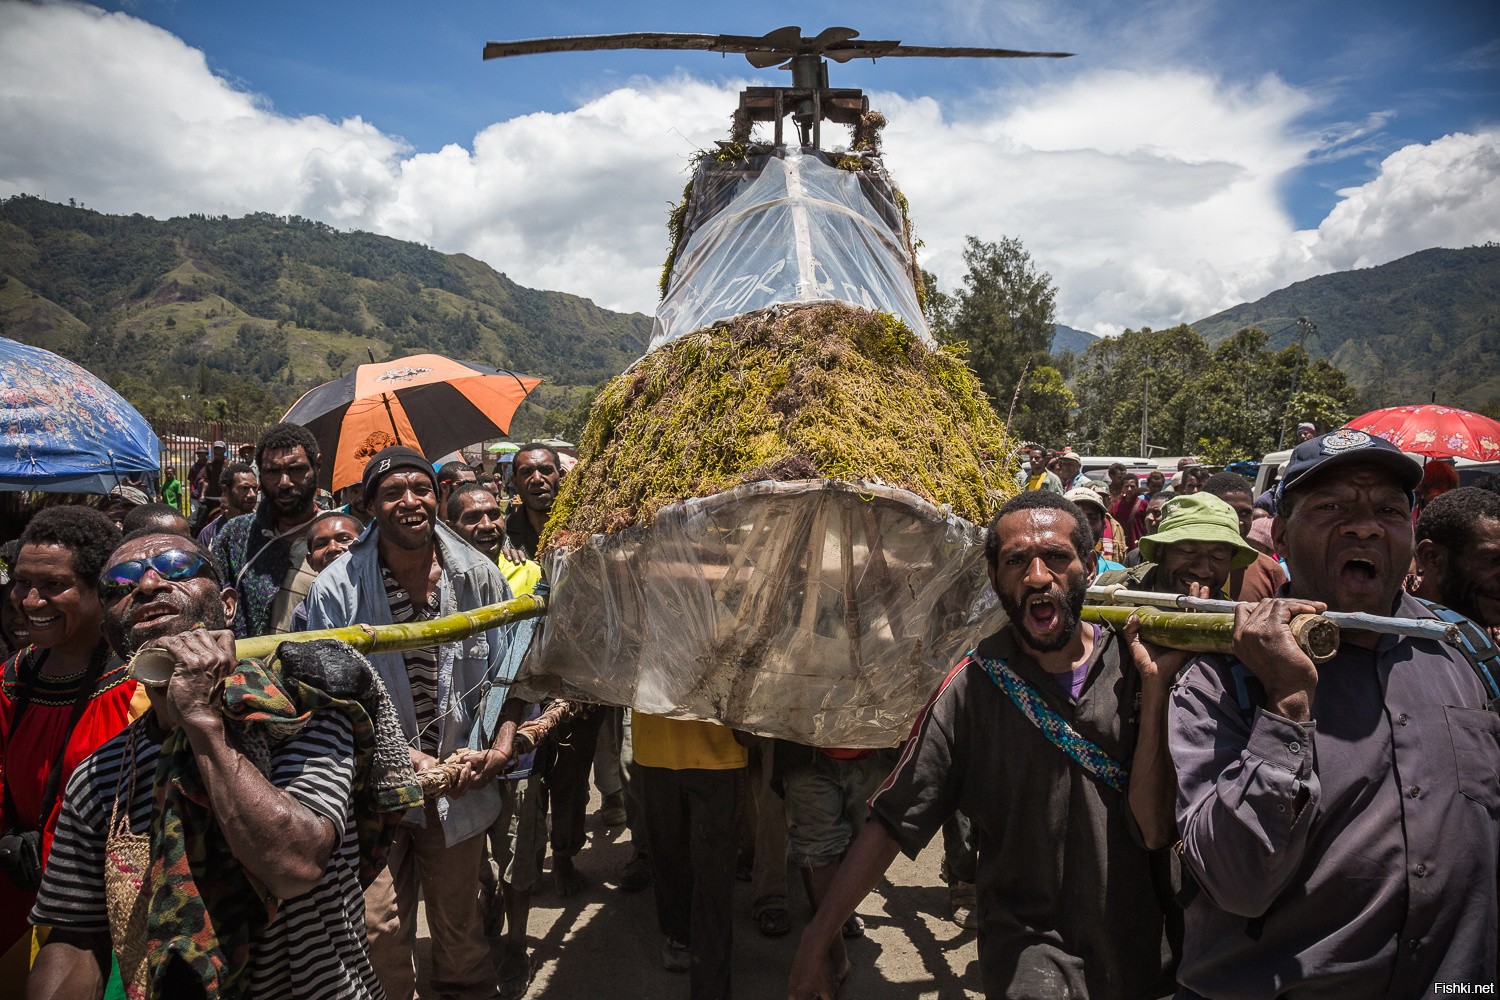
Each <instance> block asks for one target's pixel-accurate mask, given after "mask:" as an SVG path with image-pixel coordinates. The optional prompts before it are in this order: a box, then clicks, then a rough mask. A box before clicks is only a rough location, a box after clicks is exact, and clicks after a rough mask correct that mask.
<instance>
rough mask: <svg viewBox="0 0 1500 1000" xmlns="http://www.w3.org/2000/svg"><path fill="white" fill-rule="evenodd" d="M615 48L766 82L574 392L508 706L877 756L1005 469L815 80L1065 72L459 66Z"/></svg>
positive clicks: (610, 44) (790, 47) (978, 565)
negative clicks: (653, 288) (580, 405)
mask: <svg viewBox="0 0 1500 1000" xmlns="http://www.w3.org/2000/svg"><path fill="white" fill-rule="evenodd" d="M637 48H639V49H685V50H699V51H707V52H720V53H742V54H743V55H744V56H745V58H746V59H747V60H748V61H749V63H750V64H751V65H752V66H755V67H757V68H767V67H772V66H778V67H780V68H782V69H786V70H790V72H791V75H792V79H791V86H790V87H762V86H756V87H747V88H745V90H744V91H742V92H741V94H740V98H739V105H738V107H737V109H736V110H735V112H734V115H733V117H732V125H731V128H730V133H729V137H728V139H727V141H721V142H719V143H717V144H716V148H714V149H711V150H704V151H703V152H702V153H700V154H699V156H698V158H697V163H696V167H695V170H694V172H693V177H692V180H691V181H690V182H689V184H688V186H687V190H686V191H685V192H684V194H683V199H682V201H681V202H680V203H679V204H678V205H677V207H676V209H675V210H674V211H673V213H672V216H671V218H670V219H669V222H668V232H669V237H670V239H671V249H670V251H669V253H668V257H667V263H666V266H665V268H664V271H663V279H662V289H661V290H662V301H661V304H660V306H659V307H658V309H657V312H656V317H655V323H654V328H653V333H652V339H651V344H650V347H649V348H648V351H647V353H646V355H645V356H644V357H643V358H641V359H640V360H639V361H637V362H636V363H635V364H634V365H633V366H632V367H631V368H630V369H628V370H627V371H626V372H625V373H623V374H622V375H620V376H619V377H618V378H616V379H614V380H613V381H612V382H610V383H609V384H608V385H607V386H606V387H605V388H604V389H603V390H602V391H601V392H600V393H599V395H598V397H597V398H596V400H595V402H594V404H593V407H592V410H591V412H590V417H589V423H588V427H587V429H586V430H585V432H584V435H583V438H582V440H581V441H580V447H579V462H578V465H577V466H576V467H575V468H574V470H573V471H572V472H571V473H569V474H568V476H567V478H566V479H565V480H564V482H563V485H562V489H561V491H560V492H559V495H558V498H557V501H556V503H555V504H554V506H553V511H552V514H551V516H550V519H549V522H548V527H547V533H546V535H545V536H544V538H543V547H544V557H545V561H546V568H547V574H548V578H549V580H550V582H551V586H552V593H551V597H550V599H549V607H548V612H547V622H546V626H545V628H544V629H542V630H541V632H540V635H539V638H538V641H537V642H536V643H534V644H533V646H532V648H531V650H530V651H529V652H528V654H527V657H526V660H525V662H524V664H523V666H522V669H521V673H520V677H519V678H518V684H519V685H520V687H521V688H522V689H523V690H524V691H526V692H527V693H529V694H530V695H531V696H533V697H542V696H551V697H562V698H566V699H570V700H581V701H594V702H604V703H608V704H615V705H627V706H631V707H633V708H635V709H638V710H641V711H644V712H649V713H652V714H656V715H667V716H673V717H677V718H689V719H706V720H712V721H717V722H721V723H724V724H726V725H731V726H733V727H735V728H736V729H741V730H745V731H748V732H754V733H759V734H762V735H766V736H776V737H783V738H787V739H793V740H796V741H797V742H801V743H806V744H810V745H815V746H837V747H879V746H890V745H893V744H894V743H895V742H897V741H898V740H899V738H900V736H901V734H902V733H904V732H905V729H906V727H907V725H908V724H909V722H910V720H911V719H912V718H913V717H914V716H915V715H916V713H917V711H918V710H919V709H920V707H921V705H922V704H923V702H924V701H925V699H926V698H927V696H928V694H929V693H930V692H931V690H932V688H933V687H934V686H935V685H936V683H937V682H938V681H939V680H940V679H941V677H942V676H943V674H944V672H945V671H946V669H947V667H948V666H949V664H950V663H951V662H952V661H953V659H955V658H956V656H957V654H958V653H961V652H962V651H963V649H965V648H967V645H966V644H967V643H970V642H972V641H974V640H976V639H977V638H978V637H979V636H981V635H984V634H986V633H987V632H988V631H991V630H993V628H995V627H997V626H998V624H999V621H1000V619H1001V612H1000V611H999V609H998V606H997V605H996V602H995V599H994V595H993V593H992V592H991V591H990V588H989V586H988V584H987V582H986V578H985V570H984V564H983V530H982V528H980V527H979V525H981V524H983V523H985V522H987V520H988V518H989V516H990V515H991V514H992V513H993V511H994V510H995V509H996V508H997V507H998V506H999V504H1000V502H1002V501H1003V499H1004V498H1005V496H1006V495H1008V494H1009V493H1010V492H1011V491H1012V490H1013V486H1012V483H1011V471H1010V467H1009V466H1010V461H1011V459H1010V454H1011V452H1012V450H1013V449H1012V447H1011V442H1010V440H1009V437H1008V436H1007V434H1006V432H1005V428H1004V425H1003V423H1002V422H1001V421H1000V419H999V418H998V417H997V416H996V415H995V412H994V410H993V409H992V408H991V406H990V405H989V402H988V400H987V399H986V397H985V396H984V393H983V391H982V389H981V388H980V385H979V382H978V380H977V378H976V377H975V376H974V374H973V372H972V371H971V370H970V369H969V368H968V366H967V365H966V364H965V363H964V361H963V358H962V355H961V354H960V353H959V352H957V351H956V350H954V349H952V348H945V347H941V346H940V345H938V344H937V343H936V341H935V340H934V339H933V337H932V334H931V332H930V331H929V329H928V326H927V323H926V320H925V318H924V316H923V312H922V296H923V289H922V279H921V271H920V269H919V268H918V266H917V262H916V255H915V252H914V250H913V243H912V236H911V225H910V220H909V218H908V215H907V210H906V202H905V199H904V198H903V197H902V196H901V194H900V191H899V190H898V189H897V187H896V185H895V183H894V181H893V180H892V179H891V177H890V175H889V174H888V173H887V171H886V169H885V167H884V164H883V162H882V158H881V154H880V145H879V137H880V130H881V128H882V127H883V126H884V124H885V119H884V116H883V115H881V114H880V113H879V112H878V111H872V110H871V108H870V104H869V100H868V98H867V97H866V96H865V95H864V94H863V93H862V92H861V91H860V90H857V89H852V88H837V87H832V86H830V85H829V80H828V63H829V62H835V63H847V62H849V61H850V60H853V59H866V58H868V59H881V58H889V57H912V56H938V57H955V56H958V57H978V58H1017V57H1021V58H1027V57H1041V58H1062V57H1065V56H1067V55H1068V53H1064V52H1025V51H1018V50H1014V49H991V48H950V47H938V46H912V45H906V44H904V43H902V42H899V41H879V40H869V39H862V38H860V37H859V33H858V32H857V31H855V30H854V29H852V28H841V27H835V28H828V29H826V30H824V31H822V32H820V33H819V34H817V35H815V36H812V37H808V36H805V35H803V34H802V30H801V29H800V28H798V27H795V26H789V27H784V28H778V29H776V30H775V31H772V32H769V33H768V34H765V35H761V36H748V35H694V34H662V33H630V34H621V35H595V36H582V37H573V38H544V39H534V40H530V41H516V42H490V43H489V44H488V45H486V46H485V48H484V56H485V58H486V59H493V58H499V57H509V56H518V55H530V54H537V53H546V52H577V51H599V50H610V49H637ZM788 117H790V118H791V120H792V122H793V124H794V126H795V135H794V136H793V135H789V134H788V133H787V132H786V130H785V129H784V122H785V120H786V119H787V118H788ZM825 122H831V123H833V124H836V125H843V126H847V127H849V129H850V130H851V132H850V140H851V141H850V142H849V144H848V146H847V148H845V149H840V150H836V151H829V150H825V149H824V148H823V131H824V130H823V127H822V126H823V124H824V123H825ZM757 123H761V124H769V125H770V126H771V128H770V132H771V136H770V141H759V142H756V141H754V139H753V130H754V127H755V125H756V124H757Z"/></svg>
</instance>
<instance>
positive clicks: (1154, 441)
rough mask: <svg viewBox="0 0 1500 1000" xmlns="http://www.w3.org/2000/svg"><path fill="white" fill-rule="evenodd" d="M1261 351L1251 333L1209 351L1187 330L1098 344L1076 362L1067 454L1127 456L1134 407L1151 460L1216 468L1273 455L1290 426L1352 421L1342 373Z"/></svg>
mask: <svg viewBox="0 0 1500 1000" xmlns="http://www.w3.org/2000/svg"><path fill="white" fill-rule="evenodd" d="M1268 342H1269V338H1268V337H1267V335H1266V333H1265V332H1264V331H1262V330H1258V329H1253V328H1252V329H1246V330H1241V331H1239V332H1238V333H1236V334H1235V335H1234V336H1233V337H1231V338H1230V339H1228V340H1226V341H1224V342H1223V343H1221V344H1220V345H1219V346H1218V347H1217V348H1215V349H1213V350H1210V349H1209V345H1208V343H1207V342H1206V341H1205V340H1204V339H1203V338H1202V337H1201V336H1199V335H1198V333H1197V332H1196V331H1194V330H1193V328H1192V327H1189V326H1178V327H1173V328H1172V329H1170V330H1159V331H1156V330H1150V329H1143V330H1139V331H1135V330H1127V331H1125V332H1124V333H1123V334H1121V335H1120V336H1118V337H1110V338H1105V339H1101V340H1099V341H1098V342H1096V343H1095V344H1094V345H1093V346H1091V347H1090V348H1089V349H1088V351H1086V352H1085V353H1084V355H1083V357H1082V359H1081V360H1079V362H1078V368H1077V374H1076V381H1075V389H1076V392H1077V401H1078V406H1079V413H1078V417H1077V419H1076V420H1075V422H1074V426H1073V438H1074V442H1075V444H1076V445H1077V446H1079V447H1080V448H1081V449H1082V450H1084V451H1086V452H1093V453H1095V454H1104V455H1133V454H1136V453H1137V452H1138V449H1139V447H1140V433H1141V409H1142V403H1143V397H1144V401H1145V403H1146V406H1147V410H1148V414H1149V420H1150V423H1149V439H1148V443H1149V444H1151V445H1153V446H1155V447H1156V449H1157V453H1158V454H1168V455H1181V454H1189V453H1191V454H1197V455H1199V456H1200V457H1202V458H1204V459H1205V460H1206V461H1209V462H1211V463H1212V464H1216V465H1222V464H1227V463H1228V462H1230V461H1234V460H1236V459H1244V458H1259V457H1260V456H1262V455H1264V454H1266V453H1267V452H1270V451H1275V450H1276V449H1277V448H1278V447H1279V446H1280V445H1281V444H1282V443H1284V442H1286V441H1290V440H1292V435H1291V433H1290V431H1291V429H1292V428H1293V427H1294V426H1295V425H1296V423H1297V422H1298V421H1301V420H1313V421H1314V422H1316V423H1317V424H1318V426H1319V427H1337V426H1339V425H1340V424H1342V423H1343V422H1344V421H1345V420H1347V419H1348V418H1349V417H1351V416H1353V415H1355V414H1356V413H1358V412H1359V396H1358V393H1357V392H1356V391H1355V390H1354V388H1353V387H1352V386H1350V384H1349V380H1348V378H1347V377H1346V376H1345V375H1344V373H1343V372H1342V371H1340V370H1339V369H1338V368H1336V367H1334V366H1333V365H1330V364H1329V363H1328V362H1326V361H1309V360H1308V357H1307V353H1306V352H1305V351H1304V350H1302V348H1300V347H1297V346H1292V347H1288V348H1285V349H1283V350H1280V351H1273V350H1270V349H1269V348H1268V346H1267V345H1268Z"/></svg>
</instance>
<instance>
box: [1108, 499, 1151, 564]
mask: <svg viewBox="0 0 1500 1000" xmlns="http://www.w3.org/2000/svg"><path fill="white" fill-rule="evenodd" d="M1148 503H1149V501H1148V500H1147V499H1146V498H1145V497H1143V496H1141V495H1140V494H1139V493H1137V494H1136V495H1135V497H1134V498H1133V499H1132V500H1130V501H1129V502H1127V501H1126V499H1125V497H1124V496H1121V497H1120V498H1119V499H1118V500H1116V501H1115V502H1114V503H1113V504H1112V505H1111V506H1110V509H1109V514H1110V516H1111V517H1113V518H1114V519H1115V520H1116V521H1119V522H1120V527H1122V528H1124V529H1125V548H1124V549H1123V550H1122V551H1123V552H1129V551H1130V550H1131V549H1133V548H1135V547H1136V545H1137V544H1138V543H1139V542H1140V540H1141V536H1142V535H1144V534H1145V533H1146V506H1147V504H1148ZM1116 548H1118V545H1117V546H1116Z"/></svg>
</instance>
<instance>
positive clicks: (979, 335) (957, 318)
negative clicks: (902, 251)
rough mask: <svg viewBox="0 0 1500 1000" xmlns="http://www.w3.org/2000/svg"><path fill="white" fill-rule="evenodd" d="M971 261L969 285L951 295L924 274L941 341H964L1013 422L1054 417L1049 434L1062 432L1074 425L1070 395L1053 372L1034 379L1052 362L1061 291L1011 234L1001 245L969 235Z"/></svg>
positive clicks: (928, 309) (1030, 423)
mask: <svg viewBox="0 0 1500 1000" xmlns="http://www.w3.org/2000/svg"><path fill="white" fill-rule="evenodd" d="M964 264H965V265H967V268H968V270H967V271H966V273H965V274H964V285H963V288H961V289H959V290H958V291H957V292H955V293H953V294H951V295H948V294H945V293H943V292H941V291H938V289H937V283H936V281H935V280H933V278H932V275H930V274H928V273H927V272H923V273H922V283H923V285H924V286H925V288H926V289H927V304H926V305H925V306H924V313H925V315H926V316H927V320H928V323H929V325H930V326H932V329H933V334H934V336H936V337H937V338H938V340H939V342H940V343H946V344H963V345H964V346H965V348H966V350H967V354H968V360H969V367H970V368H972V369H973V370H974V373H975V374H976V375H978V376H979V381H980V383H981V384H982V385H983V386H984V390H985V392H987V393H988V394H989V396H990V398H991V399H992V400H994V401H995V404H996V408H997V409H998V410H999V411H1000V413H1001V414H1002V415H1006V416H1007V419H1009V420H1010V421H1011V422H1012V424H1013V425H1014V426H1017V427H1021V426H1026V427H1035V426H1037V425H1040V424H1042V423H1043V421H1058V422H1057V423H1048V424H1047V425H1046V426H1045V427H1044V428H1043V431H1044V433H1043V434H1042V437H1043V439H1045V440H1057V439H1059V438H1061V437H1062V436H1063V434H1064V433H1065V432H1066V430H1067V426H1068V421H1067V407H1066V406H1060V403H1061V402H1062V399H1063V397H1062V396H1060V395H1059V394H1057V393H1056V392H1055V391H1054V390H1053V389H1051V388H1049V386H1050V385H1051V377H1050V376H1047V375H1041V376H1040V380H1039V381H1033V378H1032V373H1033V369H1036V368H1038V367H1039V366H1045V365H1047V364H1048V362H1049V357H1048V353H1047V351H1048V347H1049V346H1050V344H1051V341H1052V328H1053V324H1052V312H1053V305H1054V302H1055V300H1056V296H1057V292H1056V289H1055V288H1054V287H1053V285H1052V277H1051V275H1049V274H1047V273H1046V272H1045V271H1038V270H1037V269H1036V267H1035V266H1034V265H1033V264H1032V261H1031V255H1030V254H1029V253H1027V252H1026V250H1025V248H1024V247H1022V246H1021V241H1020V240H1019V239H1017V238H1015V237H1012V236H1007V237H1002V238H1001V240H1000V242H998V243H987V242H985V241H983V240H980V239H978V238H976V237H974V236H969V237H967V238H966V239H965V246H964ZM1048 370H1049V371H1051V372H1052V374H1053V375H1056V374H1057V372H1056V371H1055V370H1054V369H1052V368H1049V369H1048ZM1058 381H1059V382H1060V381H1061V380H1060V379H1059V380H1058ZM1033 404H1035V405H1036V406H1038V407H1039V408H1040V410H1039V412H1038V414H1037V416H1036V417H1035V418H1034V419H1033V418H1031V417H1029V416H1028V407H1030V406H1031V405H1033ZM1023 436H1024V435H1023Z"/></svg>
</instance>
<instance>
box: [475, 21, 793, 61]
mask: <svg viewBox="0 0 1500 1000" xmlns="http://www.w3.org/2000/svg"><path fill="white" fill-rule="evenodd" d="M778 30H779V31H785V30H787V29H785V28H781V29H778ZM792 30H793V31H799V30H800V29H796V28H793V29H792ZM771 34H772V35H774V34H776V32H772V33H771ZM767 37H770V36H766V37H760V36H756V35H696V34H687V33H681V32H666V31H632V32H627V33H626V34H623V35H570V36H566V37H562V38H529V39H522V40H520V41H514V42H487V43H485V46H484V57H485V58H486V59H501V58H504V57H506V56H530V55H539V54H541V53H544V52H598V51H604V50H609V49H685V50H690V51H698V52H753V51H756V50H758V49H765V48H767V47H768V45H767V42H766V38H767ZM799 37H800V34H799Z"/></svg>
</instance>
